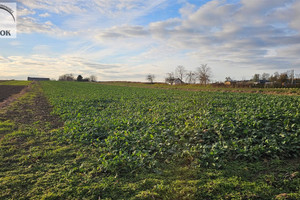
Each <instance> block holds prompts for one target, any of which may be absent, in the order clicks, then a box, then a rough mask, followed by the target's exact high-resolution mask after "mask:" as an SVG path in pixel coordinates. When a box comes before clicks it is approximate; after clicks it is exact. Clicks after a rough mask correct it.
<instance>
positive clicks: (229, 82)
mask: <svg viewBox="0 0 300 200" xmlns="http://www.w3.org/2000/svg"><path fill="white" fill-rule="evenodd" d="M236 82H237V81H233V80H230V81H225V85H235V84H236Z"/></svg>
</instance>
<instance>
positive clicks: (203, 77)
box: [197, 64, 212, 85]
mask: <svg viewBox="0 0 300 200" xmlns="http://www.w3.org/2000/svg"><path fill="white" fill-rule="evenodd" d="M197 76H198V79H199V81H200V84H204V85H206V84H208V83H209V82H210V78H211V76H212V72H211V68H210V67H209V66H207V64H202V65H201V66H200V67H198V68H197Z"/></svg>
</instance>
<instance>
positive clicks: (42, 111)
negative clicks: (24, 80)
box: [0, 87, 63, 129]
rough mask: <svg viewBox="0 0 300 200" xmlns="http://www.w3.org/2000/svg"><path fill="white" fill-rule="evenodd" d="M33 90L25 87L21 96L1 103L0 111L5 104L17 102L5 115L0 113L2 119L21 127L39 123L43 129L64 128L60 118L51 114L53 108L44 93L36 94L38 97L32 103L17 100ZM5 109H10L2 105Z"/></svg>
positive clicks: (15, 96) (12, 97) (6, 110)
mask: <svg viewBox="0 0 300 200" xmlns="http://www.w3.org/2000/svg"><path fill="white" fill-rule="evenodd" d="M31 90H32V88H31V87H26V88H24V87H23V90H22V91H21V92H20V93H19V94H16V95H13V96H11V97H9V98H8V99H7V100H5V102H2V103H0V109H1V104H5V103H7V102H9V101H16V103H17V104H16V105H15V106H13V107H11V108H8V109H5V112H4V113H0V118H4V119H9V120H12V121H14V122H16V123H17V124H19V125H30V124H33V123H39V125H40V126H41V127H45V126H47V127H45V128H50V129H55V128H59V127H62V126H63V122H62V121H61V120H60V118H59V117H58V116H55V115H52V114H51V112H52V106H51V105H50V104H49V102H48V100H47V98H46V97H45V96H44V95H43V93H42V92H36V96H35V97H34V98H33V99H32V100H30V101H26V100H25V101H23V100H22V101H18V100H17V98H18V96H22V95H23V94H24V93H26V92H29V91H31ZM1 96H2V94H1ZM11 99H13V100H11ZM8 104H9V103H8ZM3 107H4V108H5V107H8V105H2V108H3Z"/></svg>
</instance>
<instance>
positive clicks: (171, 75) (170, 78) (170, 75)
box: [165, 72, 175, 85]
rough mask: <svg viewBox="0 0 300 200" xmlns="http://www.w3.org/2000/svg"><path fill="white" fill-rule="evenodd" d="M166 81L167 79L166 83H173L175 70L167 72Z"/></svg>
mask: <svg viewBox="0 0 300 200" xmlns="http://www.w3.org/2000/svg"><path fill="white" fill-rule="evenodd" d="M165 81H166V83H169V84H171V85H173V83H174V81H175V77H174V73H173V72H170V73H167V77H166V79H165Z"/></svg>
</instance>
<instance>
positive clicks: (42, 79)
mask: <svg viewBox="0 0 300 200" xmlns="http://www.w3.org/2000/svg"><path fill="white" fill-rule="evenodd" d="M27 80H28V81H50V78H37V77H28V78H27Z"/></svg>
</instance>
